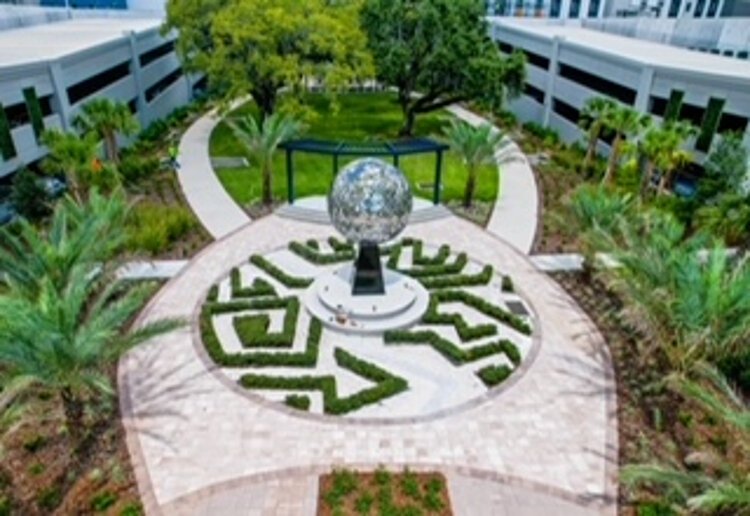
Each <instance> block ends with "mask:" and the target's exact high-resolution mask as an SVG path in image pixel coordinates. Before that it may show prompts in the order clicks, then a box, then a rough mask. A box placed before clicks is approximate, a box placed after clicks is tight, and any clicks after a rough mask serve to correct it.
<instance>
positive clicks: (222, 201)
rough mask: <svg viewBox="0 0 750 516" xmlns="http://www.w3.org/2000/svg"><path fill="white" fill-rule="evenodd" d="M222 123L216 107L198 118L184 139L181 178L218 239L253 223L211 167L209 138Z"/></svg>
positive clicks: (201, 217) (197, 212) (188, 196)
mask: <svg viewBox="0 0 750 516" xmlns="http://www.w3.org/2000/svg"><path fill="white" fill-rule="evenodd" d="M219 122H221V117H220V116H219V115H218V112H217V110H216V109H214V110H212V111H210V112H209V113H208V114H206V115H204V116H202V117H201V118H199V119H198V120H196V121H195V122H194V123H193V125H191V126H190V128H188V130H187V131H185V134H184V135H183V136H182V139H181V140H180V158H179V161H180V170H179V171H178V172H177V178H178V179H179V181H180V186H182V191H183V193H184V194H185V199H187V202H188V204H189V205H190V208H191V209H192V210H193V212H194V213H195V215H196V216H197V217H198V220H200V222H201V224H203V227H205V228H206V231H208V232H209V233H210V234H211V236H213V237H214V238H217V239H218V238H221V237H223V236H225V235H228V234H229V233H231V232H232V231H235V230H236V229H238V228H240V227H242V226H243V225H245V224H247V223H248V222H250V217H248V216H247V214H246V213H245V212H244V211H242V209H241V208H240V207H239V206H237V203H235V202H234V200H233V199H232V198H231V197H230V196H229V194H228V193H227V191H226V190H224V187H223V186H222V184H221V182H220V181H219V178H218V176H217V175H216V173H215V172H214V169H213V167H212V166H211V157H210V155H209V141H210V139H211V133H212V132H213V130H214V127H216V126H217V125H218V123H219Z"/></svg>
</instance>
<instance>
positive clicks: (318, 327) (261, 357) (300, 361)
mask: <svg viewBox="0 0 750 516" xmlns="http://www.w3.org/2000/svg"><path fill="white" fill-rule="evenodd" d="M217 306H223V305H216V304H210V303H206V304H204V305H203V308H202V310H201V314H200V319H199V328H200V332H201V339H202V340H203V345H204V346H205V348H206V351H207V352H208V354H209V356H210V357H211V359H212V360H213V361H214V362H215V363H216V364H218V365H220V366H223V367H249V366H253V367H315V366H316V365H317V364H318V350H319V347H320V338H321V336H322V333H323V326H322V324H321V323H320V321H319V320H318V319H314V318H313V319H311V320H310V326H309V327H308V332H307V344H306V348H305V351H304V352H301V353H268V352H248V353H227V352H225V351H224V348H223V347H222V346H221V342H220V341H219V337H218V336H217V335H216V331H215V330H214V325H213V323H212V321H211V318H212V316H213V315H214V314H215V312H214V311H213V310H214V308H216V307H217ZM219 313H222V312H219Z"/></svg>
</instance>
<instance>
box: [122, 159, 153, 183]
mask: <svg viewBox="0 0 750 516" xmlns="http://www.w3.org/2000/svg"><path fill="white" fill-rule="evenodd" d="M160 168H161V165H160V163H159V158H157V157H155V156H148V157H143V156H140V155H138V154H128V155H126V156H124V157H123V158H122V160H121V161H120V165H119V167H118V170H119V171H120V176H122V179H123V180H124V181H125V182H126V183H136V182H138V181H140V180H141V179H143V178H145V177H148V176H150V175H152V174H154V173H156V172H158V171H159V169H160Z"/></svg>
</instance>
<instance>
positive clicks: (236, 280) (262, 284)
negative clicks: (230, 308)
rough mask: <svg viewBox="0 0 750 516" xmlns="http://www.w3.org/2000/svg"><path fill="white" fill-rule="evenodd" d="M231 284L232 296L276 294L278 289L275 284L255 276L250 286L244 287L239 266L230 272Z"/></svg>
mask: <svg viewBox="0 0 750 516" xmlns="http://www.w3.org/2000/svg"><path fill="white" fill-rule="evenodd" d="M229 284H230V287H231V290H232V298H235V297H263V296H275V295H276V289H275V288H273V285H271V284H270V283H269V282H267V281H266V280H264V279H263V278H255V279H254V280H253V284H252V285H251V286H250V287H243V286H242V278H241V274H240V270H239V269H238V268H237V267H234V268H233V269H232V270H231V271H230V273H229Z"/></svg>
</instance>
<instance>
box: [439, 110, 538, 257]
mask: <svg viewBox="0 0 750 516" xmlns="http://www.w3.org/2000/svg"><path fill="white" fill-rule="evenodd" d="M447 110H448V111H449V112H451V113H452V114H453V115H455V116H456V117H458V118H460V119H461V120H463V121H465V122H468V123H469V124H471V125H473V126H477V125H481V124H486V123H488V122H487V120H486V119H485V118H483V117H481V116H479V115H477V114H475V113H472V112H471V111H469V110H468V109H465V108H462V107H461V106H459V105H455V104H454V105H453V106H449V107H448V108H447ZM495 157H496V159H497V163H498V165H497V166H498V169H499V172H498V173H499V174H500V195H499V197H498V198H497V201H496V202H495V206H494V207H493V210H492V215H490V221H489V223H488V224H487V231H489V232H490V233H492V234H494V235H497V236H499V237H500V238H502V239H504V240H505V241H506V242H508V243H510V244H511V245H513V246H515V248H516V249H518V250H519V251H521V252H523V253H526V254H529V253H530V252H531V248H532V246H533V245H534V237H535V236H536V229H537V218H538V215H539V195H538V192H537V185H536V179H535V178H534V172H533V171H532V170H531V165H530V164H529V161H528V160H527V159H526V155H525V154H524V153H523V152H522V151H521V149H520V148H519V147H518V145H516V143H515V142H512V141H508V143H507V144H506V145H504V146H503V147H502V149H500V150H499V151H498V154H497V155H496V156H495Z"/></svg>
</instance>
